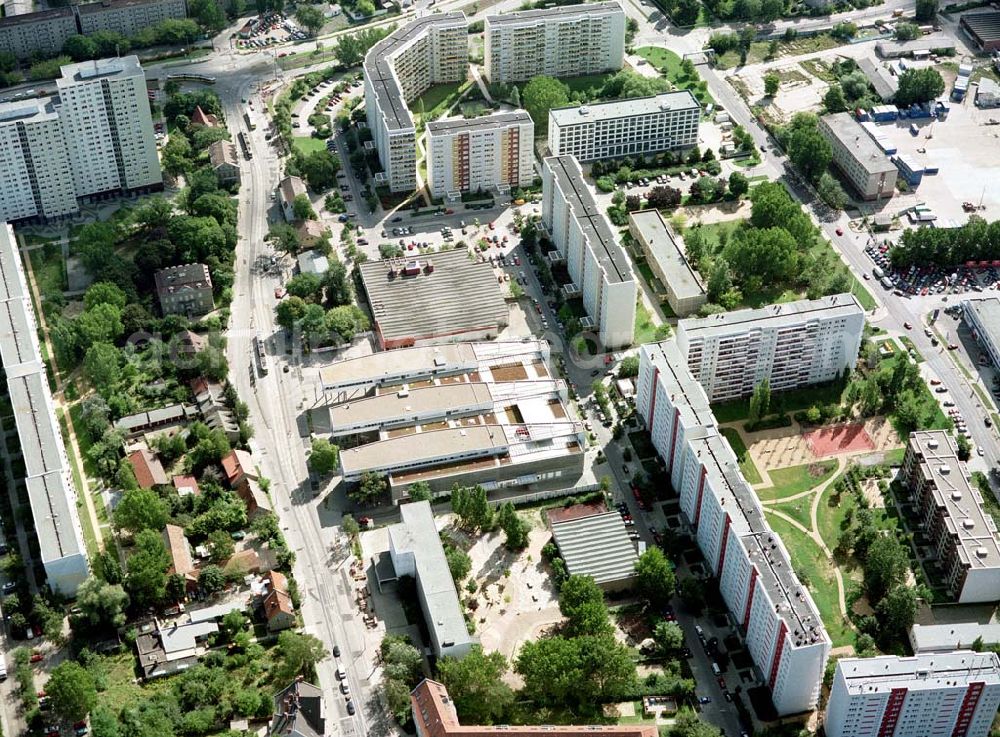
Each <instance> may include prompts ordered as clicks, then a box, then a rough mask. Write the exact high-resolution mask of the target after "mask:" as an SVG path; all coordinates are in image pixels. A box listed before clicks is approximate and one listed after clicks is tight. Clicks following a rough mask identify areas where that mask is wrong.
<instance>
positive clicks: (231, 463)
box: [222, 450, 257, 483]
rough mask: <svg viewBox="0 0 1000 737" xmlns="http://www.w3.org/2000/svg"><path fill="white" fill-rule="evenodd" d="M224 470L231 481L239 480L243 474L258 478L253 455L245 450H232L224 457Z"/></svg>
mask: <svg viewBox="0 0 1000 737" xmlns="http://www.w3.org/2000/svg"><path fill="white" fill-rule="evenodd" d="M222 470H223V471H224V472H225V474H226V479H228V481H229V483H233V482H234V481H237V480H239V478H240V477H241V476H249V477H250V478H257V474H256V473H255V472H254V470H253V456H251V455H250V454H249V453H247V452H246V451H245V450H231V451H229V453H228V454H227V455H225V456H224V457H223V458H222Z"/></svg>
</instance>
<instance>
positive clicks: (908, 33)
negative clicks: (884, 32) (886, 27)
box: [894, 23, 920, 41]
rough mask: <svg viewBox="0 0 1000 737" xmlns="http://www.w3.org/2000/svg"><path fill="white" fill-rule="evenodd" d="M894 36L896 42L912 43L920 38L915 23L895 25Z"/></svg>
mask: <svg viewBox="0 0 1000 737" xmlns="http://www.w3.org/2000/svg"><path fill="white" fill-rule="evenodd" d="M894 35H895V36H896V40H897V41H912V40H913V39H915V38H919V37H920V26H918V25H917V24H916V23H897V24H896V31H895V34H894Z"/></svg>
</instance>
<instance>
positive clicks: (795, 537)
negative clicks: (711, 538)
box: [764, 507, 854, 647]
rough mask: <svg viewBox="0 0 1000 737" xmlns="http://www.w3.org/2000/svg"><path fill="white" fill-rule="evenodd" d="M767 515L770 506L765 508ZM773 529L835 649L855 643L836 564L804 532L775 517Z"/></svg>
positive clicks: (770, 515) (771, 520) (772, 517)
mask: <svg viewBox="0 0 1000 737" xmlns="http://www.w3.org/2000/svg"><path fill="white" fill-rule="evenodd" d="M764 509H765V512H766V510H767V507H765V508H764ZM767 521H768V523H769V524H770V525H771V529H772V530H774V531H775V532H777V533H778V535H779V536H780V537H781V540H782V542H784V543H785V547H786V548H787V549H788V554H789V556H791V559H792V566H793V567H794V568H795V572H796V573H797V574H798V575H799V578H800V579H802V582H803V583H804V584H805V585H806V587H807V588H808V589H809V593H810V594H812V598H813V601H815V602H816V606H817V608H818V609H819V614H820V617H822V619H823V624H825V625H826V630H827V632H828V633H829V634H830V639H831V640H832V641H833V646H834V647H841V646H843V645H851V644H853V643H854V630H852V629H851V626H850V624H849V623H848V622H847V620H846V619H844V617H843V616H842V615H841V614H840V604H839V599H838V595H837V579H836V577H835V575H834V572H833V564H832V563H831V562H830V560H829V559H828V558H827V557H826V556H825V555H824V554H823V551H822V550H820V548H819V546H818V545H817V544H816V543H815V541H813V540H812V539H811V538H810V537H809V536H808V535H806V534H805V533H803V532H802V531H801V530H798V529H796V528H795V527H793V526H792V525H790V524H788V522H786V521H785V520H783V519H781V518H780V517H777V516H775V515H773V514H769V515H768V516H767Z"/></svg>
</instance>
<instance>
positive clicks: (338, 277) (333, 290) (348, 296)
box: [323, 261, 354, 307]
mask: <svg viewBox="0 0 1000 737" xmlns="http://www.w3.org/2000/svg"><path fill="white" fill-rule="evenodd" d="M323 288H324V289H325V290H326V302H327V304H328V305H329V306H331V307H338V306H342V305H350V304H351V302H352V300H353V298H354V289H353V287H352V286H351V278H350V275H349V274H348V273H347V267H345V266H344V265H343V264H342V263H340V261H334V262H333V263H332V264H330V268H329V269H327V271H326V274H325V275H324V276H323Z"/></svg>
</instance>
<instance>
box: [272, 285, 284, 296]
mask: <svg viewBox="0 0 1000 737" xmlns="http://www.w3.org/2000/svg"><path fill="white" fill-rule="evenodd" d="M284 296H285V288H284V287H275V288H274V298H275V299H281V298H282V297H284Z"/></svg>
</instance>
